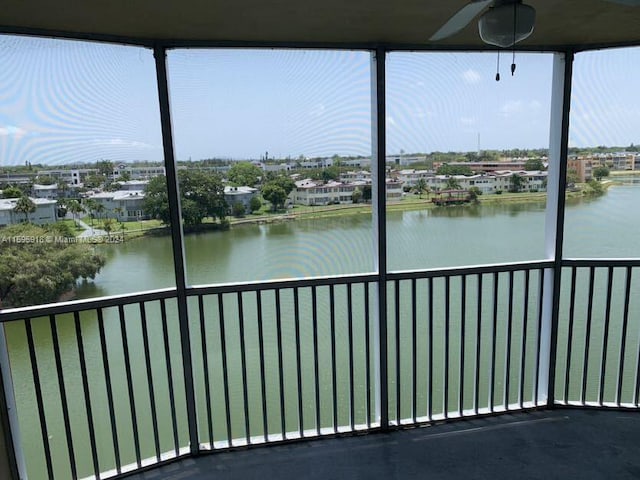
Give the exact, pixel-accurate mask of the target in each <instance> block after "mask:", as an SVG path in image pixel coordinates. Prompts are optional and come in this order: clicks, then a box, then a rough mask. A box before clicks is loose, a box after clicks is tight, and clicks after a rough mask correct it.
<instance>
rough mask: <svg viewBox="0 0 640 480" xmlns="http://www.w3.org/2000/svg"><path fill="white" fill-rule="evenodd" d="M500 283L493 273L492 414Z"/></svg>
mask: <svg viewBox="0 0 640 480" xmlns="http://www.w3.org/2000/svg"><path fill="white" fill-rule="evenodd" d="M499 282H500V274H499V273H498V272H494V273H493V285H492V287H493V292H492V295H493V303H492V308H493V314H492V323H491V367H490V371H491V375H489V411H490V412H491V413H493V408H494V393H495V381H496V356H497V351H496V336H497V330H498V288H499Z"/></svg>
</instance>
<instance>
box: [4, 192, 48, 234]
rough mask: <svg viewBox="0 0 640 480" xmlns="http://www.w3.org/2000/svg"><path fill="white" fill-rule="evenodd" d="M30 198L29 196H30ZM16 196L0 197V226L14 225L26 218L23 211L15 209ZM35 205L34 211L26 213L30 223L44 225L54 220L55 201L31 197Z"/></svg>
mask: <svg viewBox="0 0 640 480" xmlns="http://www.w3.org/2000/svg"><path fill="white" fill-rule="evenodd" d="M30 198H31V197H30ZM18 200H19V199H18V198H1V199H0V227H5V226H7V225H14V224H16V223H21V222H24V221H25V220H26V218H25V214H24V213H19V212H16V211H15V207H16V203H17V202H18ZM31 201H32V202H33V203H35V205H36V211H35V212H33V213H30V214H29V215H28V219H29V221H30V222H31V223H36V224H38V225H46V224H48V223H53V222H55V221H56V218H57V217H56V201H55V200H49V199H46V198H31Z"/></svg>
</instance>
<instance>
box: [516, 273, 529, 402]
mask: <svg viewBox="0 0 640 480" xmlns="http://www.w3.org/2000/svg"><path fill="white" fill-rule="evenodd" d="M530 277H531V271H530V270H529V269H527V270H525V271H524V295H523V307H522V338H521V340H520V375H519V378H520V388H519V389H518V405H519V406H520V408H523V406H524V386H525V383H526V375H525V371H526V365H527V329H528V327H529V325H528V324H529V286H530Z"/></svg>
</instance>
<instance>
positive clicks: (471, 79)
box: [462, 68, 482, 83]
mask: <svg viewBox="0 0 640 480" xmlns="http://www.w3.org/2000/svg"><path fill="white" fill-rule="evenodd" d="M462 79H463V80H464V81H465V82H466V83H478V82H479V81H480V80H482V76H481V75H480V74H479V73H478V72H476V71H475V70H473V69H471V68H470V69H469V70H465V71H464V72H463V73H462Z"/></svg>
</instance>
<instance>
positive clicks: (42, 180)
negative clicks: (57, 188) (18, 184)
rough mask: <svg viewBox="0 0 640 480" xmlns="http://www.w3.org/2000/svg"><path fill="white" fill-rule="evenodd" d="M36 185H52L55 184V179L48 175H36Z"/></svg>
mask: <svg viewBox="0 0 640 480" xmlns="http://www.w3.org/2000/svg"><path fill="white" fill-rule="evenodd" d="M36 183H37V184H38V185H53V184H54V183H56V179H55V178H53V177H51V176H49V175H42V176H40V175H38V176H37V177H36Z"/></svg>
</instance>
